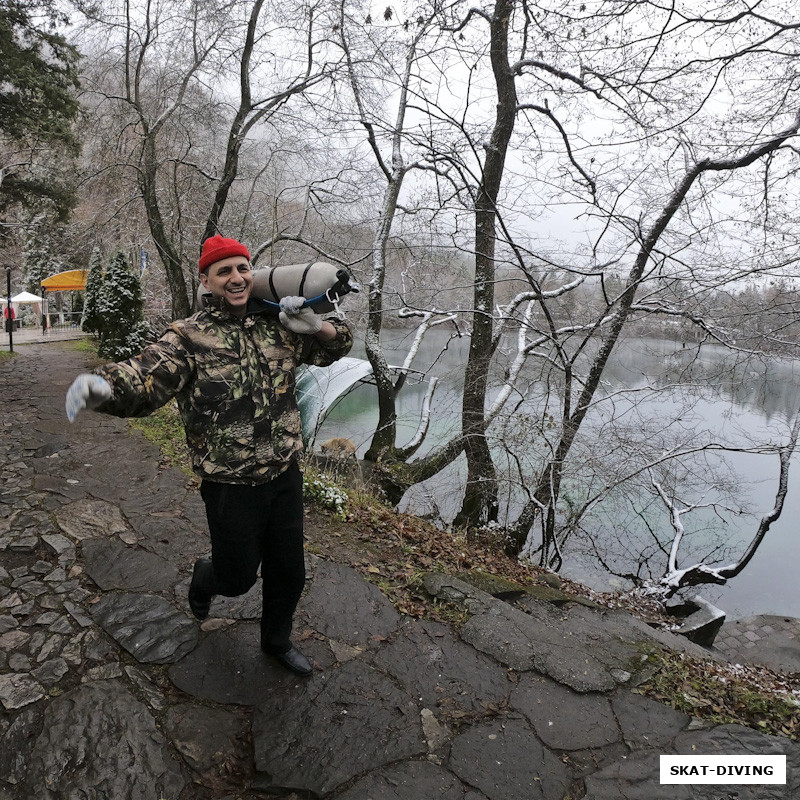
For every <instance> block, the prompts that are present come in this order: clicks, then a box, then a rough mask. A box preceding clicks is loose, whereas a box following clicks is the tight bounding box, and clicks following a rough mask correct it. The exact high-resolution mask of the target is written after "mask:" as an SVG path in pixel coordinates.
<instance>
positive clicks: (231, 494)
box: [200, 462, 306, 653]
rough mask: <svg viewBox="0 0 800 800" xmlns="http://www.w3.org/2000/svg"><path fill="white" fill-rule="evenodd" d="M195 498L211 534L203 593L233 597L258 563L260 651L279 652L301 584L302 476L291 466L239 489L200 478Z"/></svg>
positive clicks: (253, 579)
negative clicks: (269, 478) (210, 570)
mask: <svg viewBox="0 0 800 800" xmlns="http://www.w3.org/2000/svg"><path fill="white" fill-rule="evenodd" d="M200 494H201V496H202V498H203V501H204V502H205V504H206V517H207V518H208V529H209V531H210V532H211V563H212V566H213V568H214V574H213V578H212V580H211V581H210V582H208V583H207V584H206V585H205V586H203V587H202V588H203V590H204V591H207V592H208V593H209V594H221V595H224V596H225V597H236V596H238V595H241V594H245V592H247V591H249V590H250V588H251V587H252V586H253V585H254V584H255V582H256V579H257V576H258V565H259V564H260V565H261V580H262V583H263V587H262V597H263V600H262V609H261V647H262V648H263V649H264V650H266V651H268V652H271V653H284V652H286V651H287V650H288V649H289V647H290V646H291V643H290V640H289V637H290V635H291V632H292V617H293V616H294V611H295V608H297V603H298V601H299V600H300V594H301V593H302V591H303V585H304V582H305V576H306V572H305V562H304V558H303V476H302V473H301V472H300V468H299V467H298V465H297V463H296V462H294V463H293V464H292V465H291V466H290V467H289V468H288V469H287V470H286V471H285V472H283V473H281V474H280V475H279V476H278V477H277V478H275V479H274V480H272V481H270V482H269V483H263V484H256V485H255V486H243V485H240V484H233V483H215V482H213V481H207V480H204V481H203V482H202V484H201V486H200Z"/></svg>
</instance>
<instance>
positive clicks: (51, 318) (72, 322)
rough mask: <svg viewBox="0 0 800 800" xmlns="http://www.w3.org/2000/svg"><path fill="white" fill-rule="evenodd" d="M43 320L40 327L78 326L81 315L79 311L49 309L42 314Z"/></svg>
mask: <svg viewBox="0 0 800 800" xmlns="http://www.w3.org/2000/svg"><path fill="white" fill-rule="evenodd" d="M43 316H44V317H45V320H44V321H42V328H43V329H44V328H47V329H49V330H54V329H60V328H80V326H81V316H82V313H81V312H80V311H51V312H50V313H48V314H44V315H43Z"/></svg>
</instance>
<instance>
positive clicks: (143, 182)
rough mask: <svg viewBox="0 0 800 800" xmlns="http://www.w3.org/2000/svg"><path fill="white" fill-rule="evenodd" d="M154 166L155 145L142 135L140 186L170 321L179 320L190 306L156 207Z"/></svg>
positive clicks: (175, 254) (179, 267)
mask: <svg viewBox="0 0 800 800" xmlns="http://www.w3.org/2000/svg"><path fill="white" fill-rule="evenodd" d="M156 163H157V162H156V148H155V142H154V141H153V137H152V136H149V135H147V134H145V140H144V150H143V153H142V169H141V173H140V181H139V185H140V188H141V190H142V198H143V200H144V207H145V210H146V212H147V222H148V225H149V227H150V234H151V236H152V237H153V241H154V242H155V245H156V247H157V248H158V255H159V256H160V258H161V263H162V264H163V265H164V271H165V272H166V275H167V285H168V286H169V293H170V296H171V299H172V318H173V319H182V318H183V317H188V316H189V314H191V304H190V302H189V295H188V292H187V289H186V278H185V276H184V274H183V268H182V264H181V257H180V253H178V252H177V251H176V250H175V247H174V245H173V243H172V240H171V239H170V237H169V236H168V234H167V231H166V228H165V226H164V220H163V218H162V216H161V208H160V206H159V204H158V195H157V189H156Z"/></svg>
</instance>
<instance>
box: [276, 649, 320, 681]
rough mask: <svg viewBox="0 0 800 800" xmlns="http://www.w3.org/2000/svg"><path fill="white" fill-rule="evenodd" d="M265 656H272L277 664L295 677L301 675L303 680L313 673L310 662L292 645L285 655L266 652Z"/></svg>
mask: <svg viewBox="0 0 800 800" xmlns="http://www.w3.org/2000/svg"><path fill="white" fill-rule="evenodd" d="M265 652H266V651H265ZM267 655H270V656H272V657H273V658H274V659H275V660H276V661H277V662H278V663H280V664H282V665H283V666H284V667H286V669H288V670H290V671H291V672H294V673H295V674H297V675H302V676H303V677H304V678H307V677H308V676H309V675H310V674H311V673H312V672H313V671H314V668H313V667H312V666H311V662H310V661H309V660H308V659H307V658H306V657H305V656H304V655H303V654H302V653H301V652H300V651H299V650H298V649H297V648H296V647H295V646H294V645H292V646H291V647H290V648H289V649H288V650H287V651H286V652H285V653H269V652H268V653H267Z"/></svg>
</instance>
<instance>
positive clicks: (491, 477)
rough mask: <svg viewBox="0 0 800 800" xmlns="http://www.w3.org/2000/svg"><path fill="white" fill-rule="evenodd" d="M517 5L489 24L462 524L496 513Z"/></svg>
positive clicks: (504, 2)
mask: <svg viewBox="0 0 800 800" xmlns="http://www.w3.org/2000/svg"><path fill="white" fill-rule="evenodd" d="M513 8H514V0H498V2H497V4H496V5H495V8H494V14H493V16H492V20H491V26H490V28H491V62H492V72H493V74H494V79H495V85H496V87H497V111H496V116H495V123H494V129H493V131H492V136H491V139H490V141H489V144H488V146H487V148H486V160H485V163H484V167H483V176H482V180H481V183H480V185H479V187H478V194H477V197H476V200H475V289H474V294H473V300H474V310H473V312H472V337H471V339H470V346H469V358H468V361H467V368H466V372H465V376H464V396H463V401H462V406H461V409H462V427H461V430H462V435H463V439H464V451H465V453H466V456H467V486H466V491H465V494H464V500H463V503H462V506H461V510H460V511H459V513H458V514H457V516H456V518H455V520H454V524H456V525H459V526H470V525H473V526H474V525H483V524H486V523H487V522H493V521H496V520H497V513H498V500H497V475H496V472H495V467H494V462H493V461H492V455H491V452H490V451H489V444H488V442H487V440H486V433H485V421H484V417H485V409H486V389H487V386H488V381H489V365H490V363H491V359H492V333H493V322H494V318H493V316H492V315H493V311H494V278H495V249H496V241H497V240H496V223H497V198H498V195H499V193H500V185H501V183H502V180H503V172H504V169H505V159H506V152H507V151H508V145H509V142H510V140H511V135H512V133H513V132H514V122H515V119H516V111H517V93H516V87H515V85H514V75H513V73H512V71H511V67H510V66H509V63H508V26H509V20H510V17H511V12H512V10H513Z"/></svg>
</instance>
